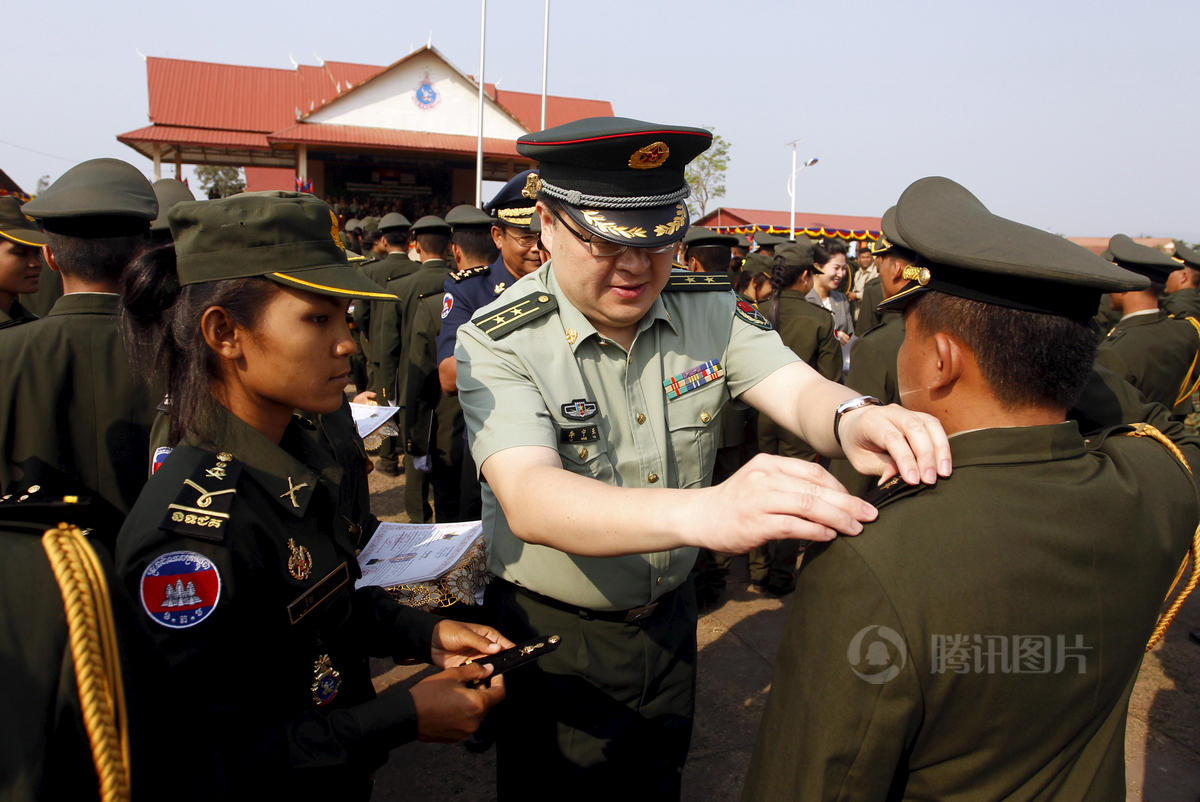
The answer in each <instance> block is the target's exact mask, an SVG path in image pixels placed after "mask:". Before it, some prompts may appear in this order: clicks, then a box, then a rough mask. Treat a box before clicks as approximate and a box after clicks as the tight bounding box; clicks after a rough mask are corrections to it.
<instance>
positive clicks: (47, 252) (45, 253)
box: [42, 245, 62, 273]
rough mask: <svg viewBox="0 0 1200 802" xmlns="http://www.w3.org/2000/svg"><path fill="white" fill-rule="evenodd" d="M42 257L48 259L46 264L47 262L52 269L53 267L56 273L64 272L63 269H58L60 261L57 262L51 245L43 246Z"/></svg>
mask: <svg viewBox="0 0 1200 802" xmlns="http://www.w3.org/2000/svg"><path fill="white" fill-rule="evenodd" d="M42 258H43V259H45V260H46V264H47V265H48V266H49V267H50V269H51V270H53V271H54V272H55V273H61V272H62V271H61V270H59V269H58V262H57V261H55V259H54V252H53V251H51V250H50V246H49V245H43V246H42Z"/></svg>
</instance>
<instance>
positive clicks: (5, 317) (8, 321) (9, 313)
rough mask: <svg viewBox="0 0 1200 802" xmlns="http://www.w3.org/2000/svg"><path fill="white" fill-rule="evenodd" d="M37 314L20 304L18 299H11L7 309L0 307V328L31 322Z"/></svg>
mask: <svg viewBox="0 0 1200 802" xmlns="http://www.w3.org/2000/svg"><path fill="white" fill-rule="evenodd" d="M37 319H38V316H37V315H35V314H34V313H33V312H30V311H29V310H28V309H26V308H25V307H23V306H21V301H20V299H16V300H14V301H13V303H12V306H10V307H9V308H8V309H7V310H4V309H0V329H10V328H12V327H13V326H20V325H21V324H22V323H32V322H33V321H35V320H37Z"/></svg>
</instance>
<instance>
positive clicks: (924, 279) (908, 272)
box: [901, 265, 930, 287]
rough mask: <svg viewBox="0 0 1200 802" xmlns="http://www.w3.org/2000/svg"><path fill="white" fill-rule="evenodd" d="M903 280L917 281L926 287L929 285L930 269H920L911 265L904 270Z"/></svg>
mask: <svg viewBox="0 0 1200 802" xmlns="http://www.w3.org/2000/svg"><path fill="white" fill-rule="evenodd" d="M901 278H903V279H904V280H905V281H915V282H917V283H918V284H920V285H921V286H922V287H924V286H925V285H926V284H928V283H929V279H930V273H929V268H928V267H918V266H917V265H909V266H908V267H906V268H904V272H903V273H902V274H901Z"/></svg>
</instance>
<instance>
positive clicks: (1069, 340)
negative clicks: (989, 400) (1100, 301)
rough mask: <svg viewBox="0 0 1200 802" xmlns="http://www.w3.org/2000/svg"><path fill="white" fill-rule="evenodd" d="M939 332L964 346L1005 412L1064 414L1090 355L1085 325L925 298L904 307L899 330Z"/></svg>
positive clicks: (1091, 336) (1092, 343)
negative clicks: (1034, 409)
mask: <svg viewBox="0 0 1200 802" xmlns="http://www.w3.org/2000/svg"><path fill="white" fill-rule="evenodd" d="M913 323H915V324H916V326H917V327H918V328H920V329H921V330H922V331H924V332H928V333H933V332H939V331H944V332H946V333H948V334H952V335H954V336H955V337H957V338H958V339H960V340H962V341H963V342H964V343H966V345H967V347H968V348H970V349H971V351H972V352H973V353H974V354H975V361H976V362H977V363H978V364H979V370H980V373H981V374H982V375H983V378H984V380H985V381H986V382H987V383H988V386H989V387H990V388H991V390H992V393H993V394H994V395H995V396H996V400H998V401H999V402H1000V403H1001V404H1003V405H1004V406H1005V407H1008V408H1015V407H1027V406H1040V407H1054V408H1060V409H1070V408H1071V407H1072V406H1073V405H1074V403H1075V401H1076V400H1077V399H1078V398H1079V394H1080V393H1081V392H1082V391H1083V387H1084V384H1086V382H1087V379H1088V374H1089V373H1090V372H1091V369H1092V361H1093V359H1094V358H1095V354H1096V334H1095V332H1094V331H1093V330H1092V328H1091V326H1090V325H1089V322H1088V321H1083V320H1071V319H1070V318H1065V317H1061V316H1059V315H1050V314H1046V313H1044V312H1027V311H1025V310H1021V309H1010V308H1008V307H1003V306H996V305H994V304H985V303H982V302H980V301H973V300H970V299H968V298H958V297H956V296H953V295H946V294H945V293H941V292H926V293H923V294H922V295H920V296H919V297H918V298H916V299H915V300H914V301H913V302H912V303H910V304H909V306H908V309H907V310H906V314H905V325H906V326H908V325H912V324H913Z"/></svg>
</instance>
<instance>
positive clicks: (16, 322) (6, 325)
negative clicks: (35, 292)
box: [0, 317, 41, 331]
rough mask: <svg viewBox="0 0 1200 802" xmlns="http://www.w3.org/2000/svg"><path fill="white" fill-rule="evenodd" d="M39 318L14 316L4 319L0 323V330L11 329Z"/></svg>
mask: <svg viewBox="0 0 1200 802" xmlns="http://www.w3.org/2000/svg"><path fill="white" fill-rule="evenodd" d="M40 319H41V318H36V317H35V318H27V317H14V318H12V319H11V320H6V321H4V322H3V323H0V331H3V330H4V329H11V328H14V327H16V326H20V325H21V324H22V323H32V322H33V321H34V320H40Z"/></svg>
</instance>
